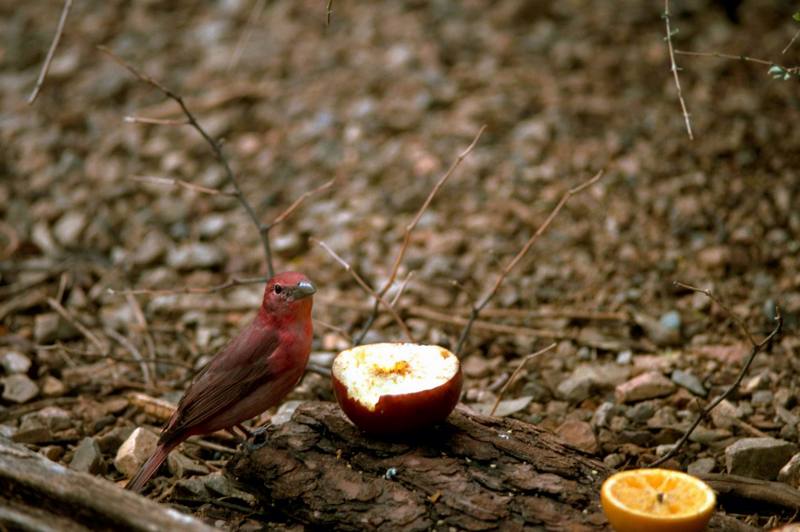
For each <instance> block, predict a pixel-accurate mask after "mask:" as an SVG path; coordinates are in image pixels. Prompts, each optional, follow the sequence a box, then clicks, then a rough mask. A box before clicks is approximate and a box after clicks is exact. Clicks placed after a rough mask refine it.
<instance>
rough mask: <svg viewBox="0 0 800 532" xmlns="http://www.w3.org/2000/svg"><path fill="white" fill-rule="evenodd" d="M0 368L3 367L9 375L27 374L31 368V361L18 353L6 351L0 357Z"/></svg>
mask: <svg viewBox="0 0 800 532" xmlns="http://www.w3.org/2000/svg"><path fill="white" fill-rule="evenodd" d="M0 366H3V369H4V370H5V371H6V373H8V374H9V375H11V374H14V373H27V372H28V370H29V369H30V368H31V360H30V359H29V358H28V357H26V356H25V355H23V354H22V353H19V352H17V351H6V352H5V353H3V354H2V355H0Z"/></svg>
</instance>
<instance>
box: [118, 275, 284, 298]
mask: <svg viewBox="0 0 800 532" xmlns="http://www.w3.org/2000/svg"><path fill="white" fill-rule="evenodd" d="M268 280H269V279H267V278H266V277H243V278H240V277H231V278H230V279H228V280H227V281H225V282H224V283H222V284H218V285H215V286H186V287H184V288H176V289H163V290H161V289H149V288H135V289H131V290H115V289H113V288H109V289H108V293H109V294H112V295H118V296H127V295H134V296H138V295H147V296H171V295H175V294H211V293H214V292H221V291H222V290H225V289H228V288H232V287H234V286H242V285H249V284H259V283H266V282H267V281H268Z"/></svg>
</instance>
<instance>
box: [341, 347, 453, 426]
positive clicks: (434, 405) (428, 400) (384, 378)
mask: <svg viewBox="0 0 800 532" xmlns="http://www.w3.org/2000/svg"><path fill="white" fill-rule="evenodd" d="M331 375H332V380H333V391H334V394H335V395H336V400H337V401H338V402H339V406H341V408H342V410H343V411H344V413H345V415H347V417H348V418H349V419H350V421H352V422H353V423H354V424H355V425H356V426H357V427H359V428H360V429H362V430H364V431H365V432H370V433H373V434H387V435H390V434H403V433H409V432H413V431H417V430H420V429H423V428H425V427H429V426H431V425H435V424H436V423H439V422H441V421H444V420H445V419H446V418H447V416H449V415H450V412H452V411H453V408H455V406H456V404H457V403H458V399H459V397H460V395H461V381H462V379H461V364H460V363H459V360H458V357H456V356H455V355H454V354H453V353H451V352H450V351H448V350H447V349H444V348H443V347H439V346H435V345H416V344H392V343H383V344H370V345H362V346H358V347H354V348H353V349H348V350H347V351H342V352H341V353H339V354H338V355H337V356H336V358H335V359H334V361H333V367H332V370H331Z"/></svg>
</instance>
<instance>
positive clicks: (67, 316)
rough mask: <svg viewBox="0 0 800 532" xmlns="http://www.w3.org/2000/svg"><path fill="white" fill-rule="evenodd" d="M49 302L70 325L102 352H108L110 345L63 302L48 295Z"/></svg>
mask: <svg viewBox="0 0 800 532" xmlns="http://www.w3.org/2000/svg"><path fill="white" fill-rule="evenodd" d="M47 304H48V305H50V308H52V309H53V310H55V311H56V312H57V313H58V314H59V315H60V316H61V317H62V318H64V319H65V320H66V321H67V322H69V324H70V325H72V326H73V327H75V328H76V329H77V330H78V331H79V332H80V333H81V334H82V335H83V336H84V338H86V339H87V340H89V342H91V343H92V345H94V346H95V348H96V349H97V350H98V351H99V352H101V353H107V352H108V346H107V345H105V344H104V343H103V342H101V341H100V339H99V338H98V337H97V336H96V335H95V334H94V333H93V332H92V331H90V330H89V329H87V328H86V326H85V325H84V324H82V323H81V322H79V321H78V320H77V319H76V318H75V316H73V315H72V314H71V313H70V312H69V311H68V310H67V309H65V308H64V307H63V306H61V303H59V302H58V301H56V300H55V299H53V298H51V297H48V298H47Z"/></svg>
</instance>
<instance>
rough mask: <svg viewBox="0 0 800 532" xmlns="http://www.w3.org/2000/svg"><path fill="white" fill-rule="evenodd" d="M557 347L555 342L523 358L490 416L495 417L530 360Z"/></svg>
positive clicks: (498, 397) (502, 390)
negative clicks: (498, 408) (513, 383)
mask: <svg viewBox="0 0 800 532" xmlns="http://www.w3.org/2000/svg"><path fill="white" fill-rule="evenodd" d="M555 346H556V343H555V342H553V343H552V344H550V345H548V346H547V347H545V348H544V349H540V350H538V351H536V352H535V353H532V354H530V355H527V356H526V357H525V358H523V359H522V360H521V361H520V363H519V365H518V366H517V369H515V370H514V373H512V374H511V376H510V377H509V378H508V380H507V381H506V383H505V385H504V386H503V388H502V389H501V390H500V393H499V394H497V400H496V401H495V402H494V406H493V407H492V410H491V412H489V415H490V416H493V415H494V413H495V412H496V411H497V407H498V406H499V405H500V401H502V400H503V395H504V394H505V393H506V390H508V387H509V386H511V383H512V382H514V379H516V378H517V375H518V374H519V372H520V371H522V368H524V367H525V364H527V363H528V362H529V361H530V360H533V359H534V358H536V357H538V356H539V355H543V354H544V353H547V352H548V351H550V350H551V349H553V348H554V347H555Z"/></svg>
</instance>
